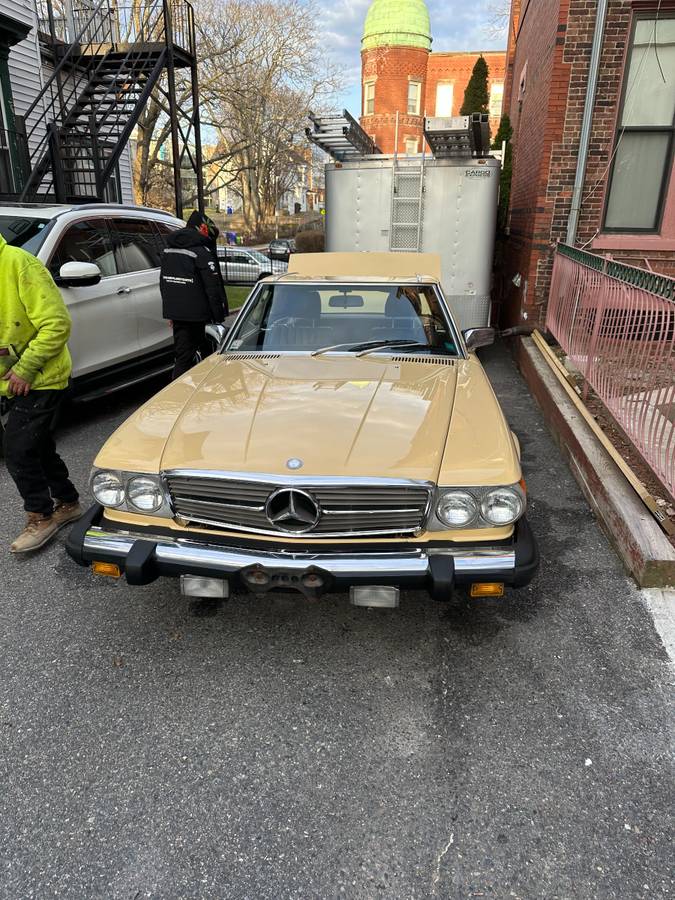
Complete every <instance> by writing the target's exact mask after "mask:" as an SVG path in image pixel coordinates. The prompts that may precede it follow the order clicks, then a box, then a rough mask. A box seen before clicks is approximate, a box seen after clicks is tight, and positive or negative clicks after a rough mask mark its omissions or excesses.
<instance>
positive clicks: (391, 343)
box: [311, 340, 427, 356]
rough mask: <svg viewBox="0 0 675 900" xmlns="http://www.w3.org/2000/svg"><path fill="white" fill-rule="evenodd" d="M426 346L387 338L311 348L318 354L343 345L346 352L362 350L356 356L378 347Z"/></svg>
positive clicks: (337, 348) (415, 342)
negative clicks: (386, 339) (385, 339)
mask: <svg viewBox="0 0 675 900" xmlns="http://www.w3.org/2000/svg"><path fill="white" fill-rule="evenodd" d="M413 346H414V347H426V346H427V344H420V343H418V342H417V341H397V340H388V341H359V342H358V343H357V344H353V343H351V344H349V343H345V344H332V345H331V346H330V347H320V348H319V349H318V350H313V351H312V353H311V355H312V356H319V354H321V353H328V351H329V350H339V349H340V348H341V347H345V348H346V349H347V352H348V353H355V352H356V351H357V350H360V351H362V352H361V353H357V354H356V355H357V356H362V355H363V354H364V353H369V352H370V351H371V349H372V350H379V349H380V347H413Z"/></svg>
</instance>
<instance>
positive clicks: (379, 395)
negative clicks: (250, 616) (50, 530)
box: [68, 254, 538, 606]
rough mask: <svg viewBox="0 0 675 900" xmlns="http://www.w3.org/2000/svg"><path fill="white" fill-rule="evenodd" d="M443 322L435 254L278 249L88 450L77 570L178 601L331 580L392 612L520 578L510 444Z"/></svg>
mask: <svg viewBox="0 0 675 900" xmlns="http://www.w3.org/2000/svg"><path fill="white" fill-rule="evenodd" d="M492 336H493V334H492V332H491V330H490V329H472V330H469V331H466V332H464V333H463V334H462V333H461V332H460V331H459V330H458V328H457V326H456V324H455V321H454V319H453V316H452V314H451V312H450V309H449V306H448V304H447V302H446V300H445V298H444V296H443V292H442V290H441V287H440V261H439V259H438V258H437V257H434V256H427V255H417V254H315V255H306V256H304V255H295V256H293V257H292V258H291V262H290V265H289V272H288V274H285V275H282V276H278V277H272V278H266V279H264V280H263V281H261V282H259V284H258V285H257V286H256V288H255V289H254V291H253V292H252V294H251V296H250V298H249V299H248V301H247V303H246V305H245V306H244V308H243V309H242V311H241V313H240V314H239V316H238V317H237V319H236V322H235V323H234V325H233V327H232V328H231V330H230V331H229V333H228V334H227V335H226V336H225V337H224V338H223V341H222V344H221V346H220V349H219V350H218V352H217V353H215V354H214V355H213V356H211V357H209V358H208V359H205V360H204V361H203V362H201V363H200V364H199V365H197V366H195V368H194V369H192V370H191V371H190V372H189V373H187V374H186V375H185V376H184V377H182V378H181V379H179V380H178V381H175V382H173V384H171V385H169V386H168V387H167V388H165V389H164V390H163V391H161V392H160V393H159V394H157V395H156V396H155V397H153V398H152V399H151V400H150V401H149V402H147V403H146V404H145V405H144V406H142V407H141V408H140V409H139V410H138V411H137V412H136V413H134V414H133V415H132V416H131V417H130V418H129V419H128V420H127V421H126V422H125V423H124V424H123V425H122V426H121V427H120V428H119V429H118V430H117V431H116V432H115V433H114V434H113V436H112V437H111V438H110V439H109V440H108V441H107V443H106V444H105V445H104V447H103V448H102V449H101V451H100V452H99V454H98V456H97V458H96V461H95V468H94V470H93V472H92V478H91V488H92V492H93V494H94V497H95V499H96V504H95V505H94V506H93V507H92V508H91V509H90V511H89V512H88V514H87V516H85V518H84V519H83V520H81V522H79V523H78V524H77V525H76V526H75V527H74V529H73V531H72V532H71V534H70V537H69V541H68V550H69V553H70V554H71V556H72V557H73V558H74V559H75V560H76V561H77V562H79V563H80V564H82V565H87V566H91V567H92V569H93V571H94V572H96V573H98V574H102V575H110V576H113V577H121V576H124V577H126V580H127V582H128V583H129V584H133V585H143V584H147V583H149V582H151V581H154V580H155V579H156V578H158V577H160V576H169V577H178V578H180V583H181V589H182V593H183V594H184V595H186V596H197V597H202V596H204V597H225V596H227V595H228V593H229V590H230V588H231V587H233V588H240V589H241V588H245V589H248V590H249V591H251V592H253V593H264V592H267V591H270V590H273V589H284V590H288V589H295V590H299V591H301V592H303V593H304V594H306V595H307V596H318V595H320V594H321V593H323V592H325V591H331V590H340V589H343V588H349V589H350V593H351V599H352V602H353V603H355V604H356V605H362V606H395V605H397V603H398V597H399V590H400V588H401V587H422V588H425V589H427V590H428V591H429V593H430V594H431V595H432V596H433V597H435V598H437V599H441V600H448V599H450V598H452V597H453V595H454V594H456V589H457V588H458V587H461V588H462V591H460V592H459V593H460V594H466V593H467V592H468V593H469V594H470V595H471V596H473V597H482V596H493V597H499V596H501V595H502V593H503V591H504V587H505V586H512V587H519V586H522V585H525V584H527V583H528V582H529V581H530V580H531V579H532V577H533V576H534V573H535V571H536V569H537V564H538V553H537V548H536V543H535V540H534V538H533V535H532V532H531V530H530V528H529V525H528V523H527V520H526V518H525V509H526V493H525V483H524V481H523V478H522V473H521V467H520V454H519V447H518V442H517V440H516V438H515V437H514V435H513V434H512V432H511V430H510V429H509V426H508V425H507V423H506V421H505V419H504V416H503V414H502V411H501V409H500V407H499V404H498V402H497V399H496V398H495V395H494V393H493V391H492V388H491V386H490V383H489V381H488V379H487V377H486V375H485V372H484V371H483V368H482V366H481V364H480V362H479V361H478V359H477V357H476V354H475V352H474V351H475V349H476V347H478V346H481V345H482V344H484V343H489V342H490V341H491V340H492Z"/></svg>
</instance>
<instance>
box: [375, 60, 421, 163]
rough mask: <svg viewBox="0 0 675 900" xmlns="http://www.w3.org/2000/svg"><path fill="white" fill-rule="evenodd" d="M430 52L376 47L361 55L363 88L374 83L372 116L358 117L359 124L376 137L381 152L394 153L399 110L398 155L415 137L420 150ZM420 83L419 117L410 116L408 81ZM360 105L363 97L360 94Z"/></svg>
mask: <svg viewBox="0 0 675 900" xmlns="http://www.w3.org/2000/svg"><path fill="white" fill-rule="evenodd" d="M428 61H429V51H428V50H422V49H417V48H415V47H379V48H376V49H374V50H364V51H363V53H362V54H361V63H362V73H363V74H362V85H365V83H366V82H367V81H374V82H375V113H374V115H372V116H365V115H362V116H361V125H362V126H363V128H364V129H365V130H366V131H367V132H368V134H370V135H372V136H373V137H374V138H375V142H376V143H377V145H378V147H379V148H380V150H382V152H383V153H393V152H394V145H395V135H396V111H397V110H398V111H399V134H398V152H399V153H404V152H405V140H406V138H413V137H414V138H417V139H418V140H419V149H420V151H421V149H422V135H423V133H424V119H423V116H424V93H425V90H426V80H427V63H428ZM410 80H413V81H419V82H421V84H422V88H421V103H420V115H419V116H409V115H408V114H407V109H408V82H409V81H410ZM362 102H363V95H362Z"/></svg>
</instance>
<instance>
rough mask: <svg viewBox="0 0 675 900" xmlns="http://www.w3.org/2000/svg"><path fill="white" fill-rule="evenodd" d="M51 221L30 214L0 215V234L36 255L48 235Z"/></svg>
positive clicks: (11, 243) (12, 244) (8, 241)
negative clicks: (34, 217)
mask: <svg viewBox="0 0 675 900" xmlns="http://www.w3.org/2000/svg"><path fill="white" fill-rule="evenodd" d="M49 221H50V220H49V219H33V218H29V217H28V216H0V234H2V236H3V237H4V239H5V240H6V241H7V243H8V244H10V245H11V246H12V247H21V248H22V249H23V250H27V251H28V253H32V254H33V255H35V254H36V253H37V252H38V250H39V249H40V246H41V245H42V242H43V240H44V239H45V237H46V236H47V225H49Z"/></svg>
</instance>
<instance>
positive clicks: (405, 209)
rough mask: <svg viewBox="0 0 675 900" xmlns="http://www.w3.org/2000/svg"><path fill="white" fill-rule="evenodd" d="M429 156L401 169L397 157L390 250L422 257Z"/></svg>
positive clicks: (393, 176) (392, 182) (393, 185)
mask: <svg viewBox="0 0 675 900" xmlns="http://www.w3.org/2000/svg"><path fill="white" fill-rule="evenodd" d="M424 163H425V155H424V153H423V154H422V157H421V159H420V160H419V161H417V160H416V161H415V162H414V163H410V164H406V165H404V166H400V165H399V161H398V156H395V157H394V160H393V163H392V167H393V171H392V175H391V226H390V228H389V249H390V250H396V251H398V252H399V253H401V252H408V253H419V252H420V250H421V249H422V223H423V221H424V216H423V212H424V174H425V168H424Z"/></svg>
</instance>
